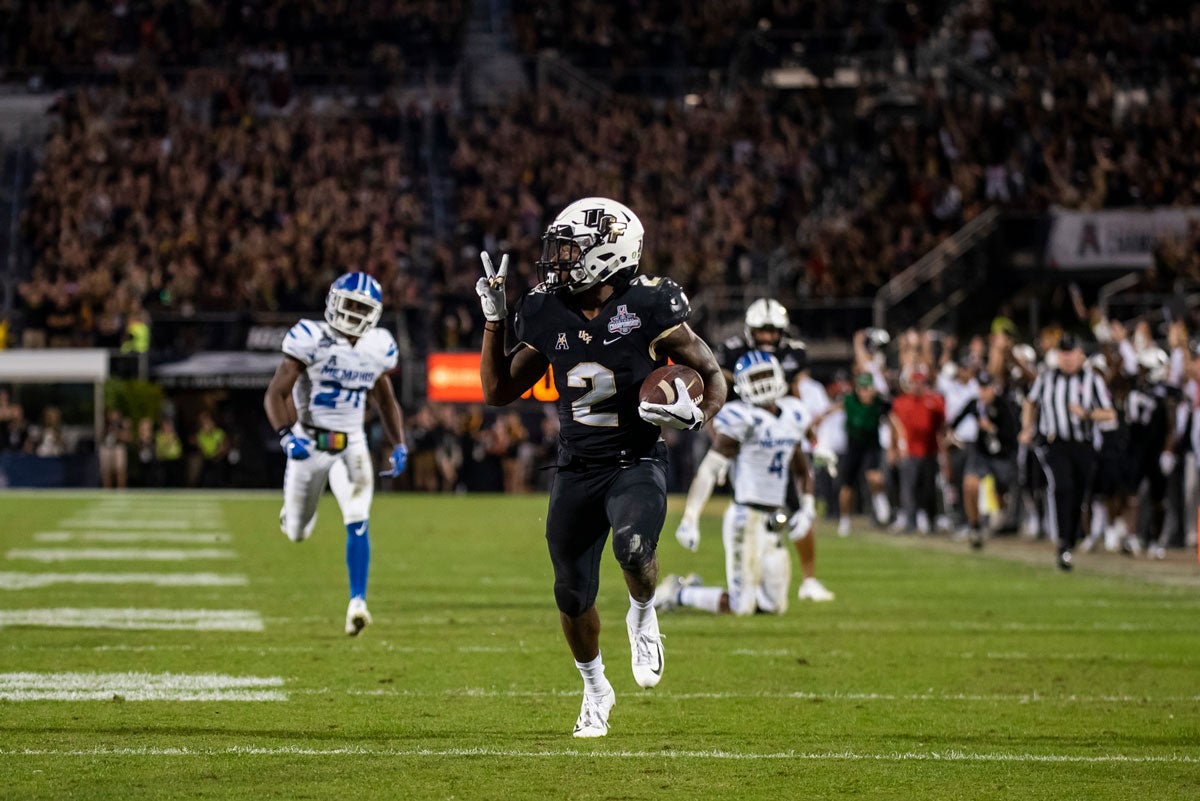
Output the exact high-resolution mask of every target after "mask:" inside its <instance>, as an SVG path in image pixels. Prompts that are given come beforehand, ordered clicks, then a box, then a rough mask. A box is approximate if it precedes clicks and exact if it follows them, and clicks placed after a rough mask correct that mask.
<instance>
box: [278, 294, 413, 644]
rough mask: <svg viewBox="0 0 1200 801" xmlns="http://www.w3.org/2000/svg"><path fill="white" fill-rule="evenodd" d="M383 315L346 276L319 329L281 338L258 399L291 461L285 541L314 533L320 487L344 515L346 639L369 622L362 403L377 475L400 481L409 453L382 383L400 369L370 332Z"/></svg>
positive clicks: (388, 346)
mask: <svg viewBox="0 0 1200 801" xmlns="http://www.w3.org/2000/svg"><path fill="white" fill-rule="evenodd" d="M382 313H383V290H382V288H381V287H380V286H379V282H378V281H376V280H375V279H374V278H372V277H371V276H369V275H367V274H366V273H347V274H346V275H343V276H342V277H341V278H339V279H337V280H336V281H334V282H333V286H332V287H331V288H330V290H329V296H328V298H327V300H326V305H325V322H317V321H316V320H301V321H300V322H298V323H296V325H294V326H293V327H292V329H291V330H290V331H288V333H287V336H286V337H284V340H283V352H284V354H285V356H284V359H283V362H282V363H281V364H280V365H279V368H278V369H277V370H276V371H275V376H274V377H273V378H272V379H271V385H270V386H269V387H267V394H266V397H265V398H264V399H263V406H264V408H265V409H266V412H267V419H268V420H270V422H271V426H272V427H273V428H275V429H276V431H277V432H278V433H279V437H280V444H281V445H282V447H283V450H284V452H285V453H286V454H287V457H288V461H287V469H286V471H285V472H284V476H283V509H281V510H280V512H279V523H280V527H281V528H282V529H283V533H284V534H286V535H287V537H288V539H290V540H291V541H292V542H302V541H303V540H305V539H307V538H308V536H309V535H310V534H312V531H313V527H314V526H315V525H316V523H317V503H318V502H319V501H320V500H321V494H322V493H323V492H324V491H325V485H326V483H328V484H329V486H330V488H331V489H332V490H333V494H334V497H335V498H337V502H338V506H339V507H341V510H342V521H343V522H344V523H345V524H346V566H347V568H348V569H349V572H350V605H349V607H348V608H347V610H346V633H347V634H349V635H350V636H352V637H353V636H354V635H356V634H358V633H359V632H360V631H362V629H363V628H364V627H365V626H366V625H367V624H369V623H370V622H371V615H370V613H369V612H368V611H367V566H368V564H369V563H370V560H371V545H370V540H369V539H368V538H367V518H368V517H369V516H370V513H371V499H372V496H373V495H374V491H375V477H374V476H373V475H372V465H371V454H370V452H369V450H368V448H367V437H366V434H365V433H364V431H363V413H364V410H365V406H366V404H365V401H364V396H366V397H369V398H370V399H371V400H372V401H373V402H374V403H375V406H376V408H377V409H378V410H379V417H380V420H381V421H382V423H383V429H384V433H385V434H386V436H387V438H388V440H389V441H391V442H392V443H393V448H392V455H391V469H390V470H388V471H386V472H384V473H382V474H381V475H384V476H397V475H399V474H400V472H401V471H402V470H404V462H405V459H406V458H407V454H408V449H407V448H406V447H405V445H404V421H403V417H402V415H401V413H400V406H399V404H398V403H397V402H396V395H395V393H394V392H393V390H392V382H391V380H390V379H389V378H388V377H387V375H386V373H387V372H388V371H389V370H391V369H393V368H394V367H395V366H396V361H397V353H396V340H395V339H393V338H392V335H391V334H390V333H388V332H387V331H385V330H384V329H382V328H376V327H375V325H376V323H378V322H379V317H380V315H382Z"/></svg>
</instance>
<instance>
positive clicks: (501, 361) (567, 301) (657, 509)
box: [475, 198, 726, 737]
mask: <svg viewBox="0 0 1200 801" xmlns="http://www.w3.org/2000/svg"><path fill="white" fill-rule="evenodd" d="M643 235H644V230H643V228H642V223H641V221H640V220H638V218H637V216H636V215H634V213H633V212H632V211H630V210H629V209H628V208H627V207H625V206H624V205H622V204H621V203H617V202H616V201H614V200H609V199H607V198H585V199H583V200H578V201H576V202H574V203H572V204H571V205H569V206H567V207H566V208H565V209H564V210H563V211H562V212H561V213H560V214H559V215H558V216H557V217H555V218H554V221H553V222H552V223H551V224H550V226H549V228H547V229H546V233H545V234H544V235H543V236H542V256H541V259H540V260H539V261H538V269H539V272H540V275H541V283H540V284H538V285H537V286H536V287H534V288H533V289H531V290H530V291H529V292H528V293H527V294H526V295H525V296H524V297H523V298H521V300H520V301H519V303H518V305H517V308H516V311H515V313H514V315H513V320H512V328H513V332H514V333H515V335H516V339H517V345H516V347H514V348H513V349H512V350H511V351H508V350H506V348H505V334H506V331H507V323H506V317H507V312H506V300H505V291H504V279H505V276H506V273H507V267H508V257H507V256H505V257H504V258H503V259H502V260H501V262H500V268H499V269H498V270H493V268H492V262H491V259H490V258H489V256H488V255H487V254H486V253H484V254H482V260H483V265H484V270H485V271H486V273H487V275H486V277H483V278H480V279H479V281H478V282H477V284H476V287H475V290H476V292H477V293H478V294H479V297H480V302H481V304H482V306H483V311H484V316H485V317H486V318H487V322H486V323H485V324H484V335H483V355H482V360H481V363H480V374H481V378H482V380H483V392H484V399H485V400H486V401H487V403H489V404H491V405H493V406H502V405H504V404H507V403H511V402H512V401H514V400H516V399H517V398H519V397H520V396H521V395H522V394H523V393H524V392H525V391H526V390H528V389H529V388H530V387H532V386H533V385H534V384H535V383H536V382H537V381H538V380H540V379H541V377H542V376H543V375H544V374H545V373H546V370H547V368H553V375H554V386H555V388H556V389H557V390H558V396H559V399H558V415H559V420H560V423H561V432H560V434H559V456H558V463H557V468H558V470H557V473H556V475H555V478H554V483H553V485H552V487H551V490H550V506H549V510H548V513H547V515H546V541H547V543H548V545H549V548H550V559H551V562H552V563H553V565H554V599H555V602H556V603H557V605H558V609H559V613H560V618H561V621H562V627H563V633H564V634H565V635H566V639H567V644H568V645H569V646H570V648H571V653H572V654H573V655H574V657H575V665H576V667H578V668H579V672H580V674H581V675H582V676H583V681H584V697H583V706H582V708H581V710H580V713H579V719H578V721H577V722H576V724H575V732H574V734H575V736H576V737H603V736H604V735H605V734H607V733H608V715H609V711H610V710H611V709H612V706H613V704H614V702H615V695H614V693H613V689H612V685H611V684H609V682H608V679H606V678H605V676H604V663H603V661H602V659H601V656H600V618H599V615H598V614H597V613H596V606H595V601H596V594H597V589H598V586H599V576H600V560H601V557H602V556H603V552H604V545H605V542H606V541H607V539H608V533H609V530H610V529H611V530H612V532H613V553H614V555H615V556H616V558H617V562H618V563H619V564H620V565H621V569H622V570H623V571H624V574H625V583H626V585H627V586H628V589H629V603H630V608H629V614H628V615H627V616H626V628H627V630H628V632H629V644H630V649H631V652H632V665H633V676H634V679H635V680H636V681H637V683H638V684H639V685H641V686H642V687H653V686H655V685H656V684H658V682H659V679H660V678H661V676H662V670H663V650H662V640H661V636H660V634H659V631H658V619H657V617H656V616H655V612H654V590H655V585H656V584H657V582H658V559H657V556H656V549H657V546H658V537H659V532H660V530H661V529H662V525H663V521H664V519H665V518H666V512H667V490H666V460H667V448H666V446H665V444H664V443H663V442H662V440H661V437H660V435H661V431H660V426H664V425H666V426H670V427H672V428H677V429H692V430H696V429H699V428H700V427H701V426H702V425H704V421H705V420H707V419H709V418H711V417H712V416H713V415H715V414H716V412H717V410H718V409H720V408H721V404H723V403H724V402H725V392H726V384H725V379H724V377H723V376H722V375H721V368H720V367H719V366H718V364H717V362H716V359H714V358H713V355H712V352H711V351H710V350H709V348H708V346H707V345H706V344H705V343H704V342H703V340H701V339H700V338H699V337H697V336H696V334H695V333H694V332H693V331H692V329H691V328H690V327H689V326H688V324H687V319H688V316H689V315H690V314H691V307H690V306H689V304H688V299H687V297H686V296H685V295H684V293H683V291H682V290H681V289H680V288H679V285H678V284H676V283H675V282H674V281H672V280H670V279H669V278H659V277H655V276H648V275H643V276H637V275H636V273H637V268H638V260H639V258H640V257H641V253H642V237H643ZM668 357H669V358H670V359H671V360H672V361H674V362H675V363H677V364H684V365H687V366H689V367H692V368H694V369H695V370H696V371H697V372H699V373H700V376H701V377H702V378H703V379H704V397H703V398H702V399H701V401H700V403H699V404H696V403H694V402H693V401H692V400H691V399H690V398H689V397H688V395H687V392H685V391H683V389H684V386H683V381H682V380H681V381H678V382H677V386H676V395H677V399H676V401H675V402H674V403H671V404H649V403H645V402H639V398H638V393H639V389H640V388H641V385H642V381H643V380H644V379H645V378H646V376H647V375H649V374H650V372H651V371H652V370H654V369H655V368H657V367H660V366H662V365H664V364H666V362H667V359H668Z"/></svg>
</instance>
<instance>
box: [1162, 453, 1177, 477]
mask: <svg viewBox="0 0 1200 801" xmlns="http://www.w3.org/2000/svg"><path fill="white" fill-rule="evenodd" d="M1158 469H1159V470H1161V471H1162V474H1163V475H1164V476H1169V475H1171V473H1173V472H1175V454H1173V453H1171V451H1163V452H1162V453H1160V454H1159V455H1158Z"/></svg>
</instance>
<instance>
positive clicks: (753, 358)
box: [733, 351, 788, 406]
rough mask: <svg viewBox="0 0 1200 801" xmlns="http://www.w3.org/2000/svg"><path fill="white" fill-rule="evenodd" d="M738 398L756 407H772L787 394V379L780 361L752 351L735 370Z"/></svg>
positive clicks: (734, 385)
mask: <svg viewBox="0 0 1200 801" xmlns="http://www.w3.org/2000/svg"><path fill="white" fill-rule="evenodd" d="M733 388H734V390H736V391H737V394H738V397H739V398H741V399H742V400H744V401H746V402H747V403H752V404H754V405H755V406H772V405H774V403H775V401H777V400H779V399H780V398H782V397H783V396H784V395H786V394H787V391H788V386H787V379H786V378H785V377H784V375H783V368H782V367H780V365H779V360H778V359H776V358H775V357H774V356H772V355H771V354H769V353H765V352H763V351H750V352H749V353H747V354H745V355H744V356H742V357H741V358H740V359H738V361H737V364H736V365H735V366H734V368H733Z"/></svg>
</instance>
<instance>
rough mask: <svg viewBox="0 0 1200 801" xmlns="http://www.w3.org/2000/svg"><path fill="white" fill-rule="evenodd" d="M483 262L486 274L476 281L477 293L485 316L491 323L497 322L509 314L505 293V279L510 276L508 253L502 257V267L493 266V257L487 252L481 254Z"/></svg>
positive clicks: (480, 257)
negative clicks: (497, 268) (495, 267)
mask: <svg viewBox="0 0 1200 801" xmlns="http://www.w3.org/2000/svg"><path fill="white" fill-rule="evenodd" d="M479 259H480V261H482V262H483V271H484V272H485V273H487V275H486V276H483V277H481V278H480V279H479V280H478V281H476V282H475V294H477V295H479V305H480V306H482V307H483V316H484V317H485V318H486V319H487V321H488V322H490V323H496V322H500V321H501V320H503V319H504V318H505V317H507V316H508V301H507V299H506V298H505V295H504V279H505V278H507V277H508V254H507V253H505V254H504V256H503V257H502V258H501V259H500V269H499V270H496V269H494V268H493V267H492V257H491V256H489V255H488V254H487V253H480V254H479Z"/></svg>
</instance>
